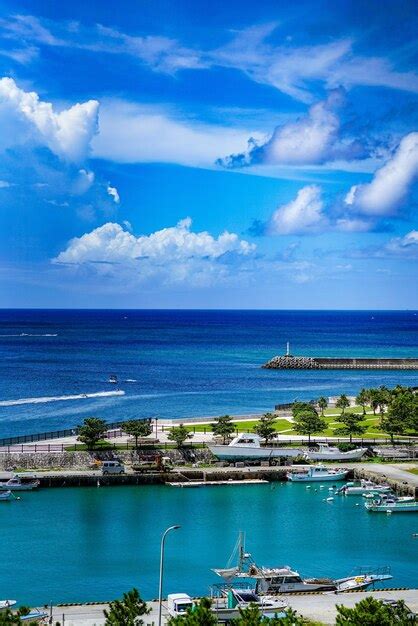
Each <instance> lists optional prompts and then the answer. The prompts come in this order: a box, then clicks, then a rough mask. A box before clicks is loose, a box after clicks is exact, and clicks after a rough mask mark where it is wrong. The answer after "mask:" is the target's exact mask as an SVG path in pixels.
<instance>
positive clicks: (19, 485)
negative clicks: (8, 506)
mask: <svg viewBox="0 0 418 626" xmlns="http://www.w3.org/2000/svg"><path fill="white" fill-rule="evenodd" d="M39 485H40V482H39V480H38V479H36V478H31V479H29V480H24V479H23V480H22V478H21V477H20V476H17V475H15V476H13V478H10V479H9V480H6V481H1V482H0V490H1V491H6V492H7V491H31V490H32V489H36V488H37V487H39Z"/></svg>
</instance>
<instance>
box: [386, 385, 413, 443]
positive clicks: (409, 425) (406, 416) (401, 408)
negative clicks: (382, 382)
mask: <svg viewBox="0 0 418 626" xmlns="http://www.w3.org/2000/svg"><path fill="white" fill-rule="evenodd" d="M387 416H388V417H390V418H392V419H394V420H395V418H397V419H398V420H399V422H402V423H403V429H404V430H407V429H410V430H412V431H414V432H417V431H418V395H417V394H416V393H414V392H413V391H412V389H405V390H404V391H402V392H398V393H397V394H395V395H392V397H391V400H390V402H389V407H388V412H387Z"/></svg>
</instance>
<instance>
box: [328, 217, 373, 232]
mask: <svg viewBox="0 0 418 626" xmlns="http://www.w3.org/2000/svg"><path fill="white" fill-rule="evenodd" d="M374 225H375V224H374V222H370V221H367V220H362V219H360V218H350V217H341V218H339V219H337V220H336V223H335V228H336V230H340V231H342V232H345V233H366V232H368V231H369V230H372V229H373V227H374Z"/></svg>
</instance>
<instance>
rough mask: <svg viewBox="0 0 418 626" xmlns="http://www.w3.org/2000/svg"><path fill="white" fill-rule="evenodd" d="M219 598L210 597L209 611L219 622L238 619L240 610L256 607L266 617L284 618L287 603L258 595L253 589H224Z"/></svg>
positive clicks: (275, 598)
mask: <svg viewBox="0 0 418 626" xmlns="http://www.w3.org/2000/svg"><path fill="white" fill-rule="evenodd" d="M221 594H222V595H221V596H220V597H216V596H215V597H214V596H212V597H211V600H212V606H211V610H212V612H213V613H214V614H215V615H216V618H217V620H218V621H219V622H227V621H229V620H231V619H234V618H238V617H239V616H240V612H241V610H242V609H246V608H248V607H249V606H256V607H258V609H259V610H260V612H261V613H262V615H264V616H266V617H274V616H278V617H280V616H281V617H284V616H285V613H284V612H285V610H286V609H287V602H285V601H284V600H281V599H280V598H277V597H275V596H269V595H261V596H260V595H258V594H257V593H256V592H255V591H254V589H251V588H248V589H245V588H244V589H241V588H234V587H231V588H225V589H224V590H223V591H221Z"/></svg>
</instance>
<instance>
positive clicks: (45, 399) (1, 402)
mask: <svg viewBox="0 0 418 626" xmlns="http://www.w3.org/2000/svg"><path fill="white" fill-rule="evenodd" d="M124 395H125V392H124V391H122V390H120V389H118V390H116V391H97V392H96V393H77V394H74V395H71V396H45V397H41V398H20V399H19V400H0V406H16V405H18V404H44V403H45V402H60V401H65V400H85V399H86V398H109V397H111V396H124Z"/></svg>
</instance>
